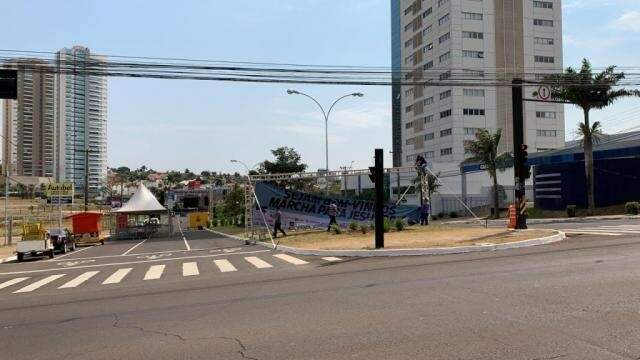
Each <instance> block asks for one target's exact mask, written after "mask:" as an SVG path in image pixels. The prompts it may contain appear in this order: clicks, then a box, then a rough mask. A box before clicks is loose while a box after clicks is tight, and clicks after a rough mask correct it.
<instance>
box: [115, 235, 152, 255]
mask: <svg viewBox="0 0 640 360" xmlns="http://www.w3.org/2000/svg"><path fill="white" fill-rule="evenodd" d="M147 240H149V238H146V239H144V240H142V241H140V242H139V243H137V244H135V245H133V246H132V247H131V248H130V249H129V250H127V251H125V252H124V253H122V255H121V256H125V255H128V254H129V253H130V252H132V251H133V249H135V248H137V247H138V246H140V245H142V244H144V242H145V241H147Z"/></svg>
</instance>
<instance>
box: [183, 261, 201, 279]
mask: <svg viewBox="0 0 640 360" xmlns="http://www.w3.org/2000/svg"><path fill="white" fill-rule="evenodd" d="M195 275H200V271H198V263H196V262H187V263H182V276H195Z"/></svg>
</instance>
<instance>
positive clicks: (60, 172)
mask: <svg viewBox="0 0 640 360" xmlns="http://www.w3.org/2000/svg"><path fill="white" fill-rule="evenodd" d="M105 60H106V59H105V58H104V57H103V56H99V55H95V54H92V53H91V51H90V50H89V49H88V48H86V47H81V46H74V47H72V48H70V49H62V50H60V51H59V52H57V53H56V63H57V65H56V66H57V67H58V68H59V69H61V71H60V72H59V73H58V74H57V79H56V80H57V81H56V89H57V91H56V94H57V97H56V103H57V104H58V108H57V118H58V127H57V129H56V130H57V131H56V132H57V138H58V139H59V141H58V142H57V148H56V151H57V153H58V154H59V161H58V163H57V171H56V174H57V176H56V177H57V179H58V180H63V179H64V180H67V181H72V182H73V183H74V184H75V187H76V189H77V190H81V189H84V179H85V172H86V169H87V168H86V166H85V164H88V173H89V176H88V183H89V191H90V193H92V194H95V193H96V192H97V191H98V190H99V189H100V188H101V187H102V186H104V184H105V183H106V179H107V78H106V77H104V76H95V75H90V74H85V73H83V72H82V70H83V69H84V68H85V67H87V66H94V65H95V64H99V63H101V62H104V61H105ZM87 151H88V152H87ZM87 155H88V161H87V159H85V157H86V156H87Z"/></svg>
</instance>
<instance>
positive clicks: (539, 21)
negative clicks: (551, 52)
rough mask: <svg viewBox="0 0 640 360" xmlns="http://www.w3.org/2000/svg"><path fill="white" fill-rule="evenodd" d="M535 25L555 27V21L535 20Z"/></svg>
mask: <svg viewBox="0 0 640 360" xmlns="http://www.w3.org/2000/svg"><path fill="white" fill-rule="evenodd" d="M533 25H535V26H548V27H553V20H544V19H533Z"/></svg>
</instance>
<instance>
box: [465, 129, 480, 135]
mask: <svg viewBox="0 0 640 360" xmlns="http://www.w3.org/2000/svg"><path fill="white" fill-rule="evenodd" d="M478 130H480V129H479V128H464V134H465V135H475V134H476V133H477V132H478Z"/></svg>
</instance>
